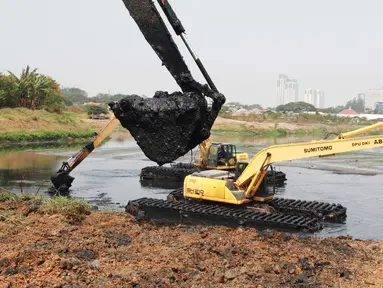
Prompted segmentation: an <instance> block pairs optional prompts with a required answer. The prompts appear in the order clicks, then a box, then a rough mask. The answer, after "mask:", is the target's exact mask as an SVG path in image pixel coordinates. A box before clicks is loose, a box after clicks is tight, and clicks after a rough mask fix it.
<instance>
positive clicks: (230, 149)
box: [140, 138, 287, 188]
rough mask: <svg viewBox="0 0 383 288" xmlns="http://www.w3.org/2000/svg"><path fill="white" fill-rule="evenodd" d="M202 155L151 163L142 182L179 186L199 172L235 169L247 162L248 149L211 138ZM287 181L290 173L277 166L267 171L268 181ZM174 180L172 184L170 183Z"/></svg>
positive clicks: (202, 144)
mask: <svg viewBox="0 0 383 288" xmlns="http://www.w3.org/2000/svg"><path fill="white" fill-rule="evenodd" d="M198 148H199V149H198V150H199V154H198V156H199V157H196V158H197V159H193V157H192V159H191V161H190V162H177V163H171V164H170V166H147V167H144V168H142V169H141V173H140V181H141V184H142V185H143V186H150V187H153V186H154V187H161V188H168V187H171V188H175V187H178V186H179V183H182V182H183V180H184V179H185V177H186V176H187V175H190V174H192V173H194V172H196V171H204V170H212V169H215V170H221V171H228V172H234V171H235V170H236V165H237V162H243V161H247V160H248V159H249V155H248V154H247V153H246V152H240V151H237V147H236V145H235V144H232V143H223V142H211V140H210V138H209V139H208V140H206V141H204V142H203V143H201V144H200V145H199V147H198ZM286 180H287V178H286V174H285V173H283V172H282V171H277V170H275V168H274V167H273V166H270V170H268V171H267V175H266V176H265V181H266V183H267V184H268V185H270V186H271V185H273V186H275V187H279V186H283V185H284V183H285V181H286ZM169 182H171V183H169Z"/></svg>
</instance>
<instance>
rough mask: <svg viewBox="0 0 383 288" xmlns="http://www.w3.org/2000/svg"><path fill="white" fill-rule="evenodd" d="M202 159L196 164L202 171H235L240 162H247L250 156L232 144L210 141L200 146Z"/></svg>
mask: <svg viewBox="0 0 383 288" xmlns="http://www.w3.org/2000/svg"><path fill="white" fill-rule="evenodd" d="M199 152H200V153H199V154H200V159H199V160H197V161H195V162H194V165H195V166H196V167H199V168H202V169H209V170H210V169H218V170H235V167H236V163H237V162H238V161H247V160H248V159H249V155H248V154H247V153H245V152H239V151H237V147H236V146H235V145H234V144H231V143H221V142H212V141H211V140H210V138H209V139H207V140H205V141H204V142H202V143H201V144H200V145H199Z"/></svg>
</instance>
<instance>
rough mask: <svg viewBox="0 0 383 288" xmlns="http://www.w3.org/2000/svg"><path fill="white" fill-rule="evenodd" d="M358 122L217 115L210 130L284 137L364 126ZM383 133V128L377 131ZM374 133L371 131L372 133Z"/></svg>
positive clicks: (341, 130)
mask: <svg viewBox="0 0 383 288" xmlns="http://www.w3.org/2000/svg"><path fill="white" fill-rule="evenodd" d="M365 126H366V125H360V124H357V123H355V124H342V123H334V124H332V125H330V124H323V123H319V122H318V123H315V122H314V123H313V122H310V123H307V122H298V123H295V122H288V121H286V120H282V119H281V120H274V121H271V120H269V121H243V120H234V119H227V118H222V117H218V118H217V119H216V121H215V123H214V125H213V128H212V132H214V133H218V134H228V135H230V134H241V135H248V136H262V137H285V136H297V137H300V136H319V135H326V134H327V133H341V132H347V131H351V130H355V129H359V128H362V127H365ZM379 132H380V133H381V134H383V130H380V131H379ZM374 133H375V134H376V131H375V132H372V134H374Z"/></svg>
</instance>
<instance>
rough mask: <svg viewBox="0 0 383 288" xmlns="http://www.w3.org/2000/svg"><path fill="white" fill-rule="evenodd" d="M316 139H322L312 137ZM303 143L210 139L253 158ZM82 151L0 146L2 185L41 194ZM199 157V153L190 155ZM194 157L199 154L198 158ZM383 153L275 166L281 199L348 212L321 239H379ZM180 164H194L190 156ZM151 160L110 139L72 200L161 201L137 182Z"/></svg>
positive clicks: (102, 204)
mask: <svg viewBox="0 0 383 288" xmlns="http://www.w3.org/2000/svg"><path fill="white" fill-rule="evenodd" d="M317 139H319V138H317ZM311 140H313V138H312V137H304V138H294V137H291V138H275V139H273V138H256V137H238V136H222V135H215V136H214V141H224V142H232V143H234V144H236V145H237V150H241V151H245V152H247V153H249V156H250V157H252V156H253V155H254V153H255V152H256V151H258V150H259V149H261V148H262V147H265V146H268V145H274V144H282V143H289V142H297V141H311ZM81 147H82V146H81V145H71V146H68V145H63V146H58V147H57V146H56V145H49V146H48V145H43V146H42V145H40V146H36V145H35V146H18V147H16V146H13V147H3V148H0V187H3V188H5V189H8V190H10V191H13V192H16V193H19V192H20V191H24V192H27V193H45V191H47V190H48V188H49V187H50V180H49V179H50V176H51V174H52V173H54V172H55V171H56V170H57V169H58V168H59V166H60V165H61V163H62V161H64V160H66V159H68V158H69V157H70V156H72V155H73V154H75V153H76V152H77V151H78V150H79V149H80V148H81ZM193 156H194V157H195V156H196V153H194V155H193ZM197 156H198V154H197ZM382 160H383V149H379V148H376V149H374V150H364V151H359V152H355V153H348V154H343V155H338V156H335V157H329V158H309V159H304V160H294V161H289V162H284V163H278V164H277V165H276V166H275V167H276V168H277V170H281V171H283V172H285V173H286V174H287V181H286V185H285V186H284V187H281V188H278V190H277V194H278V196H281V197H285V198H294V199H304V200H318V201H326V202H335V203H340V204H342V205H343V206H345V207H347V209H348V210H347V214H348V218H347V222H346V224H336V225H334V224H331V225H326V227H325V229H323V230H322V231H320V232H318V233H317V234H316V235H318V236H338V235H347V234H348V235H352V236H353V237H355V238H357V239H383V222H382V221H380V219H382V218H383V209H382V207H383V195H382V193H381V190H380V189H381V185H382V184H383V175H382V174H383V165H382V164H381V163H383V162H382ZM180 161H183V162H187V161H192V156H191V154H190V153H189V154H187V155H185V156H184V157H181V159H180ZM153 165H156V164H155V163H154V162H152V161H150V160H148V159H147V158H146V157H145V155H144V154H143V153H142V151H141V150H140V149H139V147H138V146H137V145H136V143H135V141H134V140H133V139H132V138H130V137H124V138H117V139H112V140H110V141H108V142H106V143H104V144H103V145H102V146H101V147H99V148H98V149H96V150H95V151H94V152H92V154H91V155H90V156H88V158H86V159H85V160H84V161H83V162H82V163H81V164H80V165H79V166H78V167H77V168H76V169H75V170H74V171H73V172H72V173H71V175H72V176H73V177H75V180H74V182H73V186H72V190H71V196H73V197H80V198H84V199H86V200H88V201H90V202H91V203H92V204H93V205H96V206H98V207H99V208H100V209H117V210H122V209H123V208H124V206H125V205H126V204H127V202H128V201H129V200H130V199H136V198H140V197H157V198H162V199H165V198H166V196H167V194H168V193H169V192H170V191H171V190H169V189H165V188H157V187H150V186H147V185H143V184H141V183H140V181H139V174H140V171H141V169H142V168H144V167H146V166H153Z"/></svg>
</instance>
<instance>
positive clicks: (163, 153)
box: [109, 0, 226, 166]
mask: <svg viewBox="0 0 383 288" xmlns="http://www.w3.org/2000/svg"><path fill="white" fill-rule="evenodd" d="M123 2H124V4H125V6H126V8H127V9H128V11H129V13H130V16H131V17H132V18H133V19H134V21H135V22H136V24H137V25H138V27H139V29H140V31H141V32H142V34H143V35H144V37H145V39H146V40H147V42H148V43H149V44H150V45H151V47H152V48H153V50H154V51H155V52H156V54H157V55H158V56H159V58H160V59H161V61H162V63H163V65H165V66H166V68H167V69H168V70H169V72H170V73H171V75H172V76H173V78H174V79H175V80H176V82H177V83H178V85H179V86H180V87H181V89H182V92H174V93H168V92H165V91H157V92H156V93H155V95H154V96H153V98H142V97H140V96H138V95H132V96H128V97H126V98H124V99H122V100H120V101H118V102H113V103H109V106H110V108H111V109H112V111H113V113H114V114H115V116H116V118H117V119H119V120H120V122H121V124H122V126H123V127H124V128H126V129H128V130H129V132H130V133H131V134H132V136H133V138H134V139H135V140H136V142H137V144H138V146H139V147H140V148H141V149H142V151H143V152H144V154H145V155H146V156H147V157H148V158H149V159H150V160H152V161H154V162H156V163H157V164H158V165H160V166H161V165H163V164H166V163H171V162H173V161H174V160H176V159H177V158H179V157H181V156H183V155H185V154H186V153H187V152H189V151H190V150H191V149H193V148H195V147H196V146H197V145H198V144H200V143H201V142H203V141H204V140H206V139H208V138H209V137H210V129H211V127H212V125H213V123H214V121H215V119H216V118H217V116H218V113H219V111H220V110H221V107H222V105H223V104H224V103H225V101H226V99H225V96H224V95H223V94H221V93H218V92H215V91H213V90H212V89H210V88H209V86H208V85H202V84H200V83H198V82H197V81H195V80H194V79H193V77H192V75H191V73H190V71H189V69H188V67H187V65H186V63H185V62H184V60H183V58H182V55H181V53H180V51H179V50H178V48H177V46H176V44H175V43H174V41H173V40H172V37H171V35H170V33H169V31H168V29H167V28H166V25H165V24H164V22H163V20H162V18H161V16H160V14H159V12H158V10H157V9H156V7H155V6H154V3H153V2H152V1H150V0H144V1H142V0H123ZM205 97H208V98H211V99H212V100H213V104H212V105H211V106H210V107H209V105H208V103H207V100H206V98H205Z"/></svg>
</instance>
